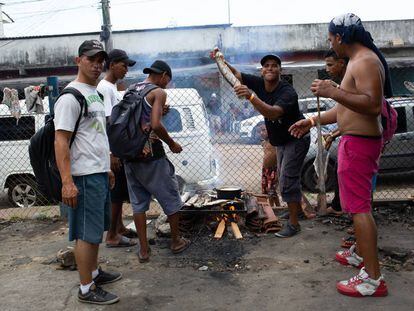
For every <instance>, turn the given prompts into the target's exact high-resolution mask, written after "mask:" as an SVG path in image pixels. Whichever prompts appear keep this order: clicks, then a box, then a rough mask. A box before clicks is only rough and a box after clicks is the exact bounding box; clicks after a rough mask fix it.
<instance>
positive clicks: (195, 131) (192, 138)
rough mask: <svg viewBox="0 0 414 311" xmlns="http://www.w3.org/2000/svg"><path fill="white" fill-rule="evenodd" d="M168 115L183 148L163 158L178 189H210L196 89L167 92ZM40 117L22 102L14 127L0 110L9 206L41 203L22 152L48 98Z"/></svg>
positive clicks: (1, 165)
mask: <svg viewBox="0 0 414 311" xmlns="http://www.w3.org/2000/svg"><path fill="white" fill-rule="evenodd" d="M167 94H168V97H167V104H168V105H170V112H169V113H168V114H167V115H166V116H165V117H164V119H163V123H164V125H165V127H166V128H167V130H168V131H169V132H170V134H171V137H172V138H173V139H174V140H176V141H177V142H178V143H179V144H181V146H182V147H183V152H182V153H180V154H173V153H171V152H169V148H168V147H167V146H166V147H165V150H166V152H167V156H168V158H169V159H170V160H171V162H172V163H173V164H174V166H175V169H176V175H177V178H178V180H179V184H180V190H181V191H182V190H183V189H184V186H186V185H187V186H191V187H205V186H207V185H210V184H215V182H216V180H217V178H218V163H217V160H216V159H215V157H214V155H215V153H214V150H213V145H212V143H211V136H210V132H209V126H208V121H207V117H206V111H205V107H204V104H203V100H202V98H201V97H200V95H199V94H198V92H197V90H196V89H168V90H167ZM43 103H44V109H45V114H33V113H27V110H26V105H25V104H24V100H21V101H20V106H21V110H22V114H21V118H20V120H19V122H18V123H17V122H16V119H15V118H13V117H12V116H11V115H10V112H9V108H8V107H7V106H5V105H0V157H1V160H0V187H2V188H1V189H4V190H5V191H7V194H8V199H9V201H10V203H11V204H13V205H14V206H17V207H26V206H29V207H30V206H33V205H36V204H38V205H43V204H46V202H47V200H46V199H45V198H39V194H38V193H37V192H36V191H35V184H36V183H35V178H34V175H33V171H32V168H31V166H30V159H29V153H28V146H29V139H30V137H31V136H33V134H34V133H35V132H36V131H37V130H39V129H40V128H41V127H42V126H43V125H44V122H45V117H46V114H47V113H48V112H49V106H48V98H47V97H46V98H45V99H44V101H43Z"/></svg>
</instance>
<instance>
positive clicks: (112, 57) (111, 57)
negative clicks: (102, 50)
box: [108, 49, 137, 67]
mask: <svg viewBox="0 0 414 311" xmlns="http://www.w3.org/2000/svg"><path fill="white" fill-rule="evenodd" d="M111 62H124V63H125V64H127V65H128V66H129V67H132V66H134V65H135V64H136V63H137V62H136V61H134V60H132V59H130V58H129V57H128V54H127V53H126V52H125V51H124V50H119V49H113V50H112V51H111V52H109V53H108V63H111Z"/></svg>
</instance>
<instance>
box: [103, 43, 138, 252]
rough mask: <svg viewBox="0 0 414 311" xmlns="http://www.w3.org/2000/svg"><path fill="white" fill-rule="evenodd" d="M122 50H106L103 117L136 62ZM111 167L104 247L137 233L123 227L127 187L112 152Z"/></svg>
mask: <svg viewBox="0 0 414 311" xmlns="http://www.w3.org/2000/svg"><path fill="white" fill-rule="evenodd" d="M135 63H136V62H135V61H134V60H132V59H130V58H129V57H128V55H127V53H126V52H125V51H123V50H119V49H114V50H112V51H110V52H109V53H108V59H107V61H106V74H105V77H104V78H103V79H102V80H101V81H100V82H99V84H98V87H97V90H98V92H100V93H101V94H102V95H103V96H104V104H105V116H106V117H107V118H109V117H110V116H111V112H112V107H113V106H115V105H116V104H118V103H119V102H120V101H121V99H122V94H121V93H120V92H119V91H118V89H117V85H116V83H117V82H118V81H119V80H122V79H123V78H124V77H125V75H126V73H127V72H128V67H132V66H134V65H135ZM111 170H112V171H113V172H114V174H115V186H114V189H112V190H111V202H112V209H111V215H112V217H111V225H110V227H109V230H108V233H107V234H106V246H107V247H130V246H133V245H135V244H137V243H136V242H135V241H134V240H132V239H131V238H134V237H136V232H135V231H132V230H131V229H129V230H128V229H127V228H125V226H124V224H123V223H122V204H123V203H124V202H126V201H129V196H128V187H127V181H126V177H125V170H124V165H123V163H122V161H121V160H120V159H118V158H117V157H115V156H113V155H112V154H111Z"/></svg>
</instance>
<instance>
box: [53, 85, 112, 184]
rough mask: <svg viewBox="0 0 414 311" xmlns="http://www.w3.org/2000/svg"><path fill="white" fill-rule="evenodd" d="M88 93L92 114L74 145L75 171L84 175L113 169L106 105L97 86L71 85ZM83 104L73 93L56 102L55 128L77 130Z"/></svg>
mask: <svg viewBox="0 0 414 311" xmlns="http://www.w3.org/2000/svg"><path fill="white" fill-rule="evenodd" d="M69 86H70V87H73V88H76V89H77V90H79V91H80V92H81V93H82V94H83V96H85V98H86V101H87V105H88V116H87V117H86V118H85V117H84V115H83V113H84V111H82V117H81V120H80V123H79V128H78V131H77V133H76V136H75V140H74V141H73V144H72V147H71V148H70V161H71V174H72V175H73V176H83V175H90V174H96V173H104V172H109V171H110V160H109V143H108V138H107V136H106V120H105V106H104V103H103V101H102V99H101V98H100V97H99V95H98V93H97V91H96V87H95V86H92V85H88V84H85V83H80V82H76V81H73V82H71V83H69V84H68V87H69ZM80 109H81V108H80V104H79V102H78V101H77V100H76V99H75V97H74V96H73V95H71V94H66V95H63V96H62V97H60V98H59V100H58V101H57V102H56V104H55V118H54V122H55V130H64V131H69V132H73V130H74V129H75V124H76V120H77V119H78V117H79V114H80Z"/></svg>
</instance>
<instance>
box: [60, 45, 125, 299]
mask: <svg viewBox="0 0 414 311" xmlns="http://www.w3.org/2000/svg"><path fill="white" fill-rule="evenodd" d="M78 55H79V56H78V57H76V64H77V66H78V75H77V78H76V80H75V81H72V82H71V83H69V85H68V86H67V88H72V89H75V90H77V91H79V92H80V93H81V95H83V97H84V99H85V100H86V103H85V104H83V105H81V104H80V102H79V101H78V100H77V99H76V97H74V96H73V95H71V94H65V95H63V96H61V97H60V98H59V99H58V100H57V102H56V104H55V116H54V124H55V154H56V163H57V166H58V169H59V172H60V176H61V180H62V202H63V204H65V205H67V206H68V207H69V208H68V224H69V240H70V241H76V242H75V243H76V245H75V258H76V263H77V267H78V271H79V275H80V288H79V292H78V299H79V300H80V301H81V302H85V303H93V304H112V303H115V302H117V301H118V300H119V298H118V296H116V295H114V294H111V293H109V292H107V291H105V290H103V289H102V288H101V287H100V285H102V284H106V283H112V282H115V281H117V280H119V279H121V277H122V276H121V274H120V273H108V272H105V271H103V270H102V269H101V268H99V267H98V250H99V244H100V243H101V242H102V236H103V233H104V231H106V230H108V228H109V222H110V184H112V185H113V182H114V176H113V174H112V172H111V171H110V160H109V144H108V138H107V135H106V120H105V109H104V108H105V107H104V104H103V101H102V99H101V97H100V95H99V94H98V92H97V90H96V84H97V82H98V78H99V76H100V74H101V72H102V69H103V63H104V60H105V59H106V58H107V54H106V52H105V50H104V48H103V45H102V43H100V42H99V41H97V40H87V41H85V42H83V43H82V44H81V45H80V47H79V54H78Z"/></svg>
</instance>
